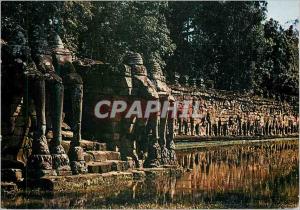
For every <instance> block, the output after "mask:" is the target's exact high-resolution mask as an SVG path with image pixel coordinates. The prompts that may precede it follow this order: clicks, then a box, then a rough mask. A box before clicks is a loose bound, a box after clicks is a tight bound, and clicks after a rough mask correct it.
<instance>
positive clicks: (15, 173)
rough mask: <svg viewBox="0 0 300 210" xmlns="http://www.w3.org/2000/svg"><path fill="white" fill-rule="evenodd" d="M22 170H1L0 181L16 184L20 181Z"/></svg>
mask: <svg viewBox="0 0 300 210" xmlns="http://www.w3.org/2000/svg"><path fill="white" fill-rule="evenodd" d="M22 179H23V177H22V170H21V169H18V168H5V169H1V181H4V182H17V181H22Z"/></svg>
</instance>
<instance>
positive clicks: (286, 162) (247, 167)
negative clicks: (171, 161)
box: [176, 141, 298, 191]
mask: <svg viewBox="0 0 300 210" xmlns="http://www.w3.org/2000/svg"><path fill="white" fill-rule="evenodd" d="M178 159H179V163H180V165H181V166H183V167H184V168H186V169H190V170H191V171H190V172H186V173H185V174H184V176H183V177H182V178H181V179H180V180H178V182H177V186H176V188H177V189H182V190H183V191H184V190H188V191H191V190H192V189H195V188H196V189H197V188H201V189H203V190H211V189H213V190H220V191H222V190H233V189H239V188H242V189H244V190H249V191H252V188H253V187H254V186H255V185H256V184H259V183H261V182H262V181H263V180H266V179H274V177H275V176H279V175H281V176H284V175H287V174H288V173H290V172H291V170H292V168H294V167H296V166H297V165H298V144H297V142H296V141H289V142H276V143H274V142H273V143H264V144H258V145H246V146H242V145H236V146H228V147H222V148H215V149H214V148H211V149H209V150H208V151H199V152H193V153H181V154H180V153H179V154H178Z"/></svg>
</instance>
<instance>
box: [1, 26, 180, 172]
mask: <svg viewBox="0 0 300 210" xmlns="http://www.w3.org/2000/svg"><path fill="white" fill-rule="evenodd" d="M28 40H30V42H29V41H28ZM6 41H7V42H6ZM6 41H5V42H4V40H3V42H2V40H1V43H2V45H3V46H2V50H3V51H2V55H4V56H3V57H2V68H3V69H5V71H6V72H16V71H19V72H22V75H23V76H24V77H23V80H22V81H16V82H23V83H24V84H23V86H24V87H23V90H24V91H25V92H24V94H23V95H24V102H25V103H24V107H23V111H24V112H26V113H25V116H26V115H28V114H29V115H30V113H28V112H30V108H29V105H30V104H31V102H33V104H34V110H35V113H36V119H31V126H32V127H33V131H34V135H33V141H32V152H31V155H30V156H29V158H28V160H27V168H28V173H29V175H32V176H35V177H41V176H43V175H46V174H49V175H56V174H57V175H68V174H70V173H71V172H72V173H73V174H78V173H85V172H86V171H87V169H86V164H85V161H84V151H83V149H82V148H81V147H80V140H81V118H82V100H83V81H82V78H81V76H80V75H79V74H78V73H77V72H76V70H75V67H74V65H73V63H74V61H73V58H72V54H71V52H70V51H69V50H68V49H66V48H65V46H64V44H63V42H62V40H61V38H60V37H59V35H58V33H57V31H56V30H55V29H54V27H52V26H51V25H47V26H45V25H43V24H41V25H35V26H34V27H33V30H32V35H31V36H30V37H26V32H25V30H24V29H23V28H21V27H19V26H17V27H16V28H15V30H14V31H13V34H12V36H11V39H9V40H6ZM151 66H152V68H151V74H150V75H148V73H147V69H146V67H145V66H144V64H143V59H142V57H141V55H140V54H138V53H134V52H129V53H128V54H127V55H126V56H125V58H124V64H123V67H122V68H125V69H126V71H128V72H129V73H130V76H131V80H132V92H131V94H130V96H129V98H131V99H132V101H134V100H141V99H143V100H145V101H148V100H154V101H157V102H159V101H160V102H164V101H168V102H170V104H171V105H172V103H173V102H174V97H172V96H171V90H170V89H169V88H168V87H167V85H166V79H165V77H164V75H163V72H162V69H161V68H160V66H159V64H158V63H156V62H154V61H153V62H152V65H151ZM150 79H151V80H150ZM47 107H49V115H48V113H47ZM66 107H67V108H66ZM63 112H65V115H66V117H65V118H68V119H69V121H70V125H71V130H72V132H73V138H72V141H71V145H70V149H69V152H68V154H66V152H65V150H64V148H63V147H62V144H61V142H62V130H61V125H62V120H63ZM48 116H51V117H48ZM124 120H125V121H126V119H124ZM130 121H131V122H129V123H128V122H126V123H125V125H131V124H133V125H134V128H133V130H131V131H130V132H128V133H127V132H125V134H124V139H123V140H124V142H122V143H121V144H122V145H121V153H122V157H127V156H129V157H132V158H133V160H134V162H135V164H136V167H142V166H143V165H144V166H145V167H158V166H160V165H166V164H176V155H175V144H174V141H173V139H174V132H173V131H174V119H173V118H170V119H168V118H160V116H159V110H157V113H155V114H153V115H151V116H150V117H149V118H147V119H140V118H131V119H130ZM48 130H52V133H53V138H52V140H51V141H50V143H48V142H47V139H46V132H47V131H48ZM126 130H128V131H129V130H130V128H127V129H126ZM126 141H127V142H126Z"/></svg>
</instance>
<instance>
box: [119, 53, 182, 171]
mask: <svg viewBox="0 0 300 210" xmlns="http://www.w3.org/2000/svg"><path fill="white" fill-rule="evenodd" d="M150 65H151V71H150V74H149V75H148V73H147V69H146V67H145V66H144V63H143V59H142V57H141V55H140V54H139V53H134V52H129V53H128V54H127V55H126V57H125V58H124V67H125V69H127V70H128V71H129V72H130V75H131V79H132V91H131V100H132V102H133V101H137V100H144V101H157V103H159V102H161V103H163V102H165V101H167V102H169V103H170V106H171V105H172V102H174V97H173V96H172V95H171V90H170V89H169V88H168V86H167V85H166V79H165V76H164V75H163V72H162V69H161V68H160V66H159V64H158V63H157V62H155V61H151V64H150ZM159 112H160V110H159V109H157V112H156V113H154V114H152V115H150V116H149V118H147V119H142V118H139V117H135V118H131V119H130V120H129V121H130V122H128V121H127V120H125V121H126V122H125V124H126V125H128V126H130V125H132V124H133V125H134V128H133V129H132V130H131V129H130V128H127V129H126V130H127V131H128V134H129V135H125V136H124V138H122V141H123V142H126V141H127V142H128V141H129V142H128V143H127V145H130V146H127V148H126V146H125V150H126V149H127V152H124V154H126V155H128V156H131V157H133V159H134V161H135V164H136V166H137V167H140V166H141V165H142V164H143V161H144V164H143V165H144V166H145V167H158V166H160V165H166V164H168V165H169V164H176V155H175V144H174V133H173V131H174V119H173V118H163V117H160V115H159ZM121 149H122V148H121ZM123 149H124V148H123Z"/></svg>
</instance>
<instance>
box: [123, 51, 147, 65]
mask: <svg viewBox="0 0 300 210" xmlns="http://www.w3.org/2000/svg"><path fill="white" fill-rule="evenodd" d="M124 63H125V64H128V65H143V64H144V62H143V58H142V56H141V54H139V53H136V52H128V53H127V54H126V55H125V58H124Z"/></svg>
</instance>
